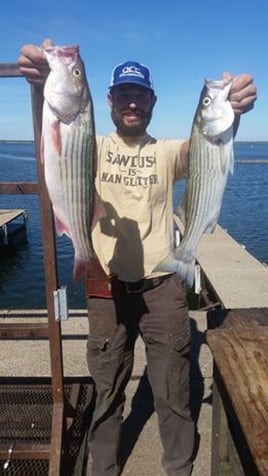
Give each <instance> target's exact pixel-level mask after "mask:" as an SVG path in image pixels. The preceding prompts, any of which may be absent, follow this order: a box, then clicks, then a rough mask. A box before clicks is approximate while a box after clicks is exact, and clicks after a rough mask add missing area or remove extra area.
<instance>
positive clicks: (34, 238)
mask: <svg viewBox="0 0 268 476" xmlns="http://www.w3.org/2000/svg"><path fill="white" fill-rule="evenodd" d="M245 159H250V160H252V163H242V162H240V160H245ZM263 159H265V160H268V142H236V143H235V160H236V162H235V172H234V175H233V176H230V177H229V180H228V183H227V188H226V191H225V195H224V200H223V206H222V211H221V215H220V220H219V223H220V225H221V226H223V227H224V228H225V229H227V230H228V232H229V233H230V234H231V235H232V236H233V237H234V238H235V239H236V240H237V241H238V242H239V243H241V244H243V245H244V246H245V247H246V248H247V250H248V251H249V252H250V253H251V254H252V255H253V256H255V257H256V258H257V259H259V260H260V261H261V262H265V263H267V264H268V163H261V162H259V160H263ZM254 161H255V163H254ZM36 180H37V179H36V164H35V153H34V144H33V143H21V142H20V143H6V142H0V181H1V182H9V181H21V182H25V181H27V182H31V181H36ZM183 187H184V184H183V183H181V184H179V185H176V187H175V189H174V204H176V205H177V203H178V201H179V197H180V195H181V193H182V189H183ZM0 208H21V209H26V210H27V211H28V213H29V220H28V240H27V242H25V243H21V244H20V245H19V246H16V247H14V248H12V249H11V250H10V251H9V250H8V249H5V251H4V252H3V251H1V256H0V308H1V309H9V308H12V309H15V308H18V309H27V308H36V309H40V308H45V307H46V304H45V283H44V270H43V253H42V238H41V232H40V230H41V225H40V217H39V199H38V196H35V195H27V196H23V195H4V194H3V195H1V194H0ZM56 246H57V256H58V272H59V283H60V285H64V286H67V289H68V305H69V307H70V308H71V309H78V308H84V307H85V305H86V304H85V295H84V286H83V285H78V286H74V285H73V282H72V267H73V247H72V244H71V242H70V240H68V238H66V237H58V238H56ZM219 252H220V250H219Z"/></svg>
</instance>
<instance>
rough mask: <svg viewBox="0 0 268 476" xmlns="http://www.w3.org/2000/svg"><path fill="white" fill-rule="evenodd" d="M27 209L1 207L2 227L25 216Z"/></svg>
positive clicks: (0, 221)
mask: <svg viewBox="0 0 268 476" xmlns="http://www.w3.org/2000/svg"><path fill="white" fill-rule="evenodd" d="M25 214H26V210H24V209H1V210H0V227H1V226H4V225H7V224H8V223H10V222H11V221H13V220H15V219H16V218H19V217H21V216H25Z"/></svg>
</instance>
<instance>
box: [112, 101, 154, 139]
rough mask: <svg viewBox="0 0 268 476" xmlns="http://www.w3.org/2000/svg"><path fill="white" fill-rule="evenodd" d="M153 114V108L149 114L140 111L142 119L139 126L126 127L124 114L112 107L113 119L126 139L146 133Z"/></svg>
mask: <svg viewBox="0 0 268 476" xmlns="http://www.w3.org/2000/svg"><path fill="white" fill-rule="evenodd" d="M152 113H153V108H151V110H150V111H149V112H148V113H147V114H145V113H144V112H140V111H139V114H140V116H139V117H140V119H141V120H140V122H139V124H133V125H126V124H125V123H124V121H123V118H122V113H118V112H117V110H116V108H114V107H112V110H111V118H112V120H113V123H114V124H115V126H116V129H117V132H119V134H121V135H122V136H125V137H138V136H140V135H142V134H144V133H145V132H146V128H147V126H148V124H149V123H150V120H151V118H152Z"/></svg>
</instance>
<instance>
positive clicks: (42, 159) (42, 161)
mask: <svg viewBox="0 0 268 476" xmlns="http://www.w3.org/2000/svg"><path fill="white" fill-rule="evenodd" d="M44 150H45V146H44V136H43V135H41V141H40V159H41V164H42V165H44V162H45V159H44V156H45V152H44Z"/></svg>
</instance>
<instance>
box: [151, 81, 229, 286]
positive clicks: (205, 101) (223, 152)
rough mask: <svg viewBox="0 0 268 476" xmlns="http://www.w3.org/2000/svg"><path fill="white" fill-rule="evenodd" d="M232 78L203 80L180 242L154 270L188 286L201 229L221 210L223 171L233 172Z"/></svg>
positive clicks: (212, 224) (182, 206)
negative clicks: (176, 274)
mask: <svg viewBox="0 0 268 476" xmlns="http://www.w3.org/2000/svg"><path fill="white" fill-rule="evenodd" d="M231 84H232V80H220V81H212V80H205V84H204V87H203V90H202V92H201V95H200V99H199V103H198V107H197V110H196V113H195V117H194V121H193V125H192V131H191V137H190V149H189V164H188V177H187V183H186V190H185V194H184V197H183V199H182V201H181V203H180V205H179V207H178V210H177V215H178V216H179V217H180V219H181V220H182V222H183V223H184V227H185V228H184V234H183V238H182V240H181V243H180V244H179V246H178V247H177V248H175V250H173V251H172V252H171V253H170V255H169V256H168V257H167V258H166V259H165V260H164V261H162V263H160V265H158V267H157V270H161V271H168V272H176V273H178V274H179V275H180V276H181V278H182V279H183V280H185V281H186V283H187V284H188V285H189V286H192V285H193V282H194V272H195V257H196V251H197V246H198V243H199V240H200V238H201V236H202V235H203V233H212V232H213V231H214V228H215V226H216V224H217V221H218V217H219V214H220V210H221V205H222V200H223V194H224V190H225V186H226V182H227V178H228V173H229V172H230V173H233V166H234V154H233V122H234V112H233V109H232V106H231V104H230V102H229V101H228V95H229V91H230V88H231Z"/></svg>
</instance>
